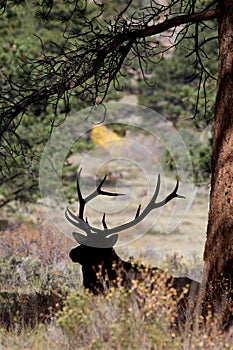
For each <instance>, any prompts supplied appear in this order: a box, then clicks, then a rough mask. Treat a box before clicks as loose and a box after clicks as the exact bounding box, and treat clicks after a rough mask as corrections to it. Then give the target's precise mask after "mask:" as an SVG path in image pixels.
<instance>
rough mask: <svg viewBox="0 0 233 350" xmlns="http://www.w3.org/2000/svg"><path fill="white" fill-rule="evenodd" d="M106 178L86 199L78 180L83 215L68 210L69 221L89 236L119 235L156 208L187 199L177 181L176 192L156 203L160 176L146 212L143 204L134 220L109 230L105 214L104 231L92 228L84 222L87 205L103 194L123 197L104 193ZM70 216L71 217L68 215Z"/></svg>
mask: <svg viewBox="0 0 233 350" xmlns="http://www.w3.org/2000/svg"><path fill="white" fill-rule="evenodd" d="M80 172H81V170H80V171H79V173H78V180H79V178H80ZM106 177H107V176H105V177H104V178H103V179H102V180H101V182H100V184H99V185H98V187H97V189H96V190H95V191H93V193H91V194H90V195H89V196H87V197H86V198H83V197H82V195H81V191H80V186H79V182H78V180H77V191H78V196H79V199H80V206H82V208H81V214H82V216H79V217H76V216H75V215H74V214H72V213H71V211H70V210H69V209H68V208H67V212H66V217H67V219H68V220H69V221H70V222H71V223H72V224H74V225H75V226H77V227H79V228H81V229H82V230H83V231H85V232H86V233H87V234H88V233H93V234H96V233H103V232H104V235H105V236H106V237H107V236H109V235H112V234H113V233H115V234H116V233H119V232H121V231H124V230H126V229H128V228H131V227H133V226H135V225H136V224H138V223H139V222H141V221H142V220H143V219H144V218H145V217H146V216H147V215H148V214H149V213H150V212H151V211H152V210H154V209H156V208H160V207H162V206H164V205H165V204H166V203H168V202H169V201H171V200H172V199H173V198H185V197H184V196H181V195H179V194H178V193H177V191H178V187H179V181H177V183H176V186H175V188H174V190H173V191H172V192H171V193H170V194H169V195H168V196H167V197H166V198H165V199H164V200H162V201H160V202H156V200H157V198H158V195H159V190H160V175H158V181H157V185H156V188H155V192H154V194H153V196H152V198H151V200H150V202H149V203H148V204H147V206H146V207H145V208H144V210H143V211H142V212H141V204H140V205H139V206H138V209H137V212H136V215H135V217H134V219H133V220H131V221H129V222H127V223H125V224H122V225H119V226H116V227H113V228H110V229H109V228H108V227H107V224H106V220H105V214H104V215H103V218H102V224H103V227H104V229H99V228H97V227H94V226H91V225H90V224H89V223H88V221H87V220H86V222H85V221H84V220H83V210H84V207H85V204H86V203H87V202H88V201H90V200H91V199H93V198H95V197H96V196H98V195H99V194H103V195H107V196H119V195H122V194H121V193H112V192H106V191H103V190H102V189H101V187H102V185H103V184H104V181H105V180H106ZM68 214H69V215H68Z"/></svg>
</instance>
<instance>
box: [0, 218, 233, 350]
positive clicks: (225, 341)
mask: <svg viewBox="0 0 233 350" xmlns="http://www.w3.org/2000/svg"><path fill="white" fill-rule="evenodd" d="M50 242H51V246H50ZM61 243H62V244H61ZM0 244H1V253H2V258H1V259H0V282H1V284H0V285H1V291H0V292H1V295H3V293H7V294H5V295H7V296H8V299H5V300H3V299H0V303H1V304H0V310H1V312H3V310H6V309H7V310H8V311H11V312H12V314H11V317H12V326H11V327H10V328H8V330H7V329H6V327H5V324H4V322H2V323H1V324H0V350H8V349H9V350H22V349H27V350H29V349H30V350H40V349H41V350H47V349H52V350H53V349H54V350H55V349H56V350H64V349H65V350H71V349H72V350H74V349H78V350H79V349H80V350H88V349H90V350H91V349H94V350H98V349H99V350H105V349H106V350H107V349H108V350H109V349H113V350H125V349H129V350H134V349H135V350H136V349H137V350H138V349H139V350H157V349H158V350H160V349H164V350H165V349H166V350H169V349H177V350H179V349H194V350H197V349H205V350H212V349H216V350H223V349H232V350H233V340H232V334H230V333H228V334H226V333H225V334H223V333H221V332H220V331H219V330H218V329H217V326H216V322H215V320H213V319H212V317H211V315H209V317H208V318H207V320H206V322H205V323H204V322H203V320H202V319H201V318H200V319H199V320H198V325H199V326H198V327H194V326H193V327H191V326H190V320H188V322H187V323H186V324H185V325H180V324H179V325H177V322H176V321H177V307H176V305H177V297H176V295H175V291H174V290H170V291H169V292H168V290H167V288H166V287H165V282H164V279H163V278H161V279H156V287H155V288H154V289H153V290H151V289H150V285H151V280H147V278H146V276H145V281H143V283H141V282H138V281H133V283H132V288H131V290H130V291H128V292H126V291H125V290H124V289H123V288H121V287H119V288H117V289H114V288H111V289H110V290H109V291H107V292H106V294H105V295H98V296H94V295H92V294H90V293H89V292H87V291H85V290H83V289H82V287H81V275H80V270H79V267H78V265H74V264H71V263H70V262H68V260H67V252H68V251H69V249H70V246H72V245H73V244H72V242H70V241H69V240H66V239H65V238H64V239H63V241H62V242H61V241H60V242H57V241H56V239H55V237H54V236H53V233H52V232H50V231H49V230H48V231H47V236H42V235H41V234H40V230H39V228H38V227H37V226H36V225H32V224H30V225H27V224H23V225H20V226H18V227H14V228H12V229H11V230H10V231H9V230H8V231H5V232H2V233H0ZM35 248H36V249H35ZM44 248H45V250H43V249H44ZM174 259H175V257H174V256H173V257H172V259H171V267H172V268H174V264H175V263H176V264H175V265H176V266H178V267H179V268H180V269H181V270H182V266H181V265H182V261H181V260H180V259H179V257H177V261H176V262H175V261H174ZM168 267H169V266H168ZM185 269H187V266H185ZM184 292H185V291H184ZM14 293H17V296H18V297H17V302H16V301H15V300H14V298H13V294H14ZM36 293H38V294H36ZM42 294H43V295H45V296H46V295H48V296H52V297H53V295H55V296H56V297H57V296H58V297H59V298H58V299H56V298H55V299H54V300H55V302H56V303H57V304H56V305H55V306H56V309H49V308H48V309H47V310H46V313H47V314H46V315H47V316H46V317H43V315H42V314H41V313H43V312H45V310H44V309H43V308H40V302H39V301H40V299H39V298H40V297H38V299H37V307H35V299H34V304H33V297H35V296H36V295H42ZM14 295H15V294H14ZM25 295H27V296H28V298H29V305H31V309H32V310H34V311H33V312H37V313H38V315H36V316H37V317H35V322H34V323H33V327H32V324H30V322H29V323H26V322H20V319H19V316H20V314H19V309H20V307H22V306H23V305H26V301H27V297H26V296H25ZM31 297H32V299H30V298H31ZM46 300H48V299H46ZM17 303H18V304H17ZM42 304H43V303H42ZM12 305H13V306H15V308H14V312H13V311H12V310H13V309H12ZM33 306H34V308H33ZM41 306H44V305H41ZM24 310H25V317H32V316H30V314H29V313H28V312H27V309H24ZM57 310H58V311H57ZM4 312H5V311H4ZM49 315H50V316H49ZM21 316H22V315H21ZM34 316H35V315H34ZM21 321H22V319H21ZM40 321H43V322H42V323H41V322H40Z"/></svg>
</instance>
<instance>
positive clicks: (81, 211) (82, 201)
mask: <svg viewBox="0 0 233 350" xmlns="http://www.w3.org/2000/svg"><path fill="white" fill-rule="evenodd" d="M81 171H82V168H80V170H79V172H78V175H77V194H78V199H79V218H80V219H81V220H84V219H83V214H84V208H85V204H86V201H85V199H84V198H83V196H82V192H81V189H80V184H79V180H80V177H81Z"/></svg>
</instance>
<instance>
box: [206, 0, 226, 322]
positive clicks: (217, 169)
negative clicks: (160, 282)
mask: <svg viewBox="0 0 233 350" xmlns="http://www.w3.org/2000/svg"><path fill="white" fill-rule="evenodd" d="M204 261H205V267H204V278H203V284H205V283H207V289H206V291H207V293H206V299H207V301H208V302H210V304H211V308H212V312H213V313H214V315H221V316H220V318H221V320H220V325H221V326H223V327H226V326H229V324H231V323H233V314H232V311H233V310H232V299H233V298H232V297H233V290H232V284H233V2H232V0H219V67H218V85H217V97H216V110H215V125H214V139H213V153H212V180H211V194H210V210H209V220H208V228H207V240H206V245H205V252H204Z"/></svg>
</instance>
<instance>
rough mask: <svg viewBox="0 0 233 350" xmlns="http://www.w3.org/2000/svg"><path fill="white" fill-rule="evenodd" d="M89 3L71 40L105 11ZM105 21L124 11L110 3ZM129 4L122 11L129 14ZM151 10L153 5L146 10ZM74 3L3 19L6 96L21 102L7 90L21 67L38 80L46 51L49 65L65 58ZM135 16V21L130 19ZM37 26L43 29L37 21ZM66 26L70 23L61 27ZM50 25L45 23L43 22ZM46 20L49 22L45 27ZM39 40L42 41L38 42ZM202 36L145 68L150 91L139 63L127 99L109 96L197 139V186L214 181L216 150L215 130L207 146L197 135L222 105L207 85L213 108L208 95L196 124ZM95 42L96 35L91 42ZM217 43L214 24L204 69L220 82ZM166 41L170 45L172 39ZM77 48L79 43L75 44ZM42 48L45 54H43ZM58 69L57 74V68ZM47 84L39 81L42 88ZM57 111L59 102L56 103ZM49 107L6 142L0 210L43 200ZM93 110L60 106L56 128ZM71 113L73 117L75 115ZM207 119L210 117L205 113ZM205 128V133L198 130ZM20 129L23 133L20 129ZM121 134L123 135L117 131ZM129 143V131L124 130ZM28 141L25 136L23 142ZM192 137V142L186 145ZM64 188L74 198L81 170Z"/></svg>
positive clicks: (13, 10)
mask: <svg viewBox="0 0 233 350" xmlns="http://www.w3.org/2000/svg"><path fill="white" fill-rule="evenodd" d="M84 4H85V2H80V3H79V7H78V8H77V9H76V11H78V12H77V13H79V16H78V15H77V16H76V17H75V18H73V19H72V21H71V22H70V23H69V30H68V31H67V33H66V35H70V36H72V33H73V34H75V31H78V30H85V26H84V24H85V23H84V22H85V21H87V20H88V18H91V17H92V16H93V14H94V13H95V11H99V10H100V9H99V7H98V6H97V7H96V6H94V4H88V6H85V5H84ZM103 4H104V11H105V12H104V14H103V16H102V21H103V23H105V22H104V21H106V23H110V21H111V17H112V16H113V15H114V13H115V11H119V3H117V4H116V3H115V1H113V2H112V4H111V6H110V4H109V2H103ZM123 4H124V2H121V3H120V6H122V5H123ZM143 5H144V6H145V3H144V4H143ZM69 6H70V5H69V4H68V3H66V4H63V3H61V2H57V3H56V6H55V7H54V8H53V10H52V11H51V12H49V11H47V12H46V6H45V7H43V6H42V7H41V8H40V10H38V8H36V7H34V5H33V2H32V3H31V2H26V4H25V6H20V7H16V6H8V7H7V10H6V11H5V13H4V14H3V15H2V17H1V19H2V25H1V28H0V34H1V35H0V48H1V50H0V60H1V62H2V67H1V71H0V78H1V81H2V89H3V90H4V93H5V92H7V91H9V93H11V94H14V93H16V92H14V91H13V90H11V91H10V90H9V89H10V87H9V86H8V85H5V83H4V82H5V81H6V77H8V78H9V76H17V72H18V70H19V66H23V67H24V70H28V71H30V72H32V73H31V74H33V76H36V75H38V74H39V72H37V70H36V69H35V66H33V60H32V63H30V64H29V63H28V62H29V61H28V60H27V58H28V57H30V59H35V60H38V59H40V57H42V56H43V52H42V48H43V50H45V51H46V53H47V54H48V55H49V60H53V57H55V56H56V55H58V54H59V53H60V52H61V50H62V47H63V44H64V42H65V40H66V35H63V32H64V29H65V27H66V25H67V23H66V21H67V19H68V17H69V15H70V11H71V8H72V5H71V8H70V7H69ZM138 8H141V2H140V1H138V2H135V4H133V6H132V7H130V9H129V11H131V12H132V13H134V15H135V13H136V12H137V9H138ZM131 12H129V13H127V15H128V16H130V14H131ZM34 16H35V18H36V21H35V19H34ZM61 18H63V20H61ZM43 19H44V21H43ZM45 19H46V20H45ZM34 34H36V36H35V35H34ZM193 34H194V33H191V32H190V38H191V39H190V40H186V41H183V42H182V45H181V44H180V45H178V46H177V47H176V48H175V49H174V50H173V53H172V55H171V54H169V55H166V54H165V56H164V58H163V60H162V61H161V62H160V63H159V64H155V63H154V62H151V63H150V64H149V65H147V66H146V67H144V68H145V70H146V72H145V73H146V77H147V82H148V86H147V88H145V85H144V81H143V77H142V74H140V68H139V64H138V63H134V64H133V63H132V62H131V63H130V67H129V69H127V68H124V69H125V72H124V73H126V74H127V77H128V79H125V77H124V76H122V77H120V78H119V86H122V87H123V88H124V90H123V91H116V90H115V89H114V87H113V86H112V87H111V88H110V91H109V96H108V99H119V98H120V97H122V96H124V95H125V94H128V93H129V94H136V95H137V96H138V99H139V103H140V104H142V105H145V106H148V107H151V108H153V109H155V110H156V111H158V112H159V113H161V114H162V115H164V116H166V117H167V118H168V119H169V120H171V121H172V123H173V124H175V125H176V126H177V128H178V130H181V131H182V136H183V137H184V139H185V141H186V140H187V139H188V138H189V136H190V133H192V135H191V139H192V142H189V144H188V148H189V150H190V154H191V158H192V161H193V165H194V173H195V179H196V182H197V183H200V182H203V181H206V180H207V179H208V178H209V174H210V164H209V157H210V149H211V140H212V139H211V128H209V130H210V131H209V135H208V137H207V138H205V139H203V140H202V141H200V136H199V133H198V131H197V129H200V128H202V129H203V127H206V125H207V124H209V122H210V121H211V120H212V118H213V105H214V101H213V98H212V97H211V96H214V94H211V91H212V89H214V88H215V87H214V84H212V85H211V86H210V85H208V84H207V85H206V90H207V92H208V101H207V106H205V102H206V101H205V95H204V94H203V92H200V96H199V106H198V109H197V110H196V119H195V120H191V121H190V118H191V117H192V116H193V113H194V111H195V103H196V95H197V88H198V84H199V83H198V82H199V76H200V67H199V66H198V64H197V65H196V67H195V68H196V76H195V79H194V76H193V65H195V62H193V61H192V59H191V58H190V57H188V58H187V56H189V54H190V48H191V47H192V44H193V40H194V38H193V37H192V36H193ZM89 35H91V34H89ZM215 35H216V26H215V24H214V23H213V25H212V28H210V27H205V26H203V28H202V34H201V36H200V42H202V40H204V41H205V44H204V45H202V49H203V52H201V55H202V56H203V57H202V60H203V63H204V64H205V68H206V70H208V72H209V73H210V74H212V75H213V76H215V75H216V71H217V43H216V41H209V40H208V38H209V37H214V36H215ZM164 40H165V39H164ZM71 43H72V40H71ZM41 45H42V47H41ZM163 45H165V44H164V42H163V40H162V41H161V43H160V46H159V47H160V49H161V48H162V47H163ZM54 69H56V67H54ZM17 79H18V82H19V83H20V84H23V86H24V87H27V86H30V84H31V82H30V79H29V80H28V81H22V77H20V76H18V77H17ZM39 83H40V81H39V80H38V84H39ZM54 103H56V101H54ZM42 106H43V103H41V104H40V103H37V104H35V105H33V107H30V109H29V110H28V111H27V115H26V116H25V117H24V118H23V119H22V120H21V118H18V120H17V121H16V122H15V124H17V123H19V124H20V126H19V127H18V132H17V134H16V133H14V132H12V130H9V135H8V136H9V138H3V139H2V140H1V146H0V147H1V148H0V156H1V160H0V163H1V169H0V170H1V172H0V184H1V189H0V191H1V192H0V193H1V195H2V196H1V200H0V206H3V205H5V204H8V203H11V202H12V201H13V200H19V201H21V202H28V201H29V202H34V201H35V200H36V199H37V197H38V194H39V192H38V168H39V161H40V155H41V152H42V151H43V148H44V145H45V143H46V141H47V140H48V138H49V136H50V132H51V128H52V127H53V126H54V122H55V120H54V114H53V112H54V111H53V109H54V108H53V105H52V104H48V105H47V106H46V107H45V108H44V106H43V107H42ZM85 106H86V104H85V103H84V102H83V101H82V98H77V94H76V93H74V95H72V96H70V97H69V107H68V104H67V105H66V103H61V102H59V103H58V104H57V107H56V125H58V124H60V123H62V121H63V120H64V118H65V114H66V113H67V112H70V113H73V112H76V111H78V110H80V109H82V108H83V107H85ZM67 108H68V110H67ZM205 111H206V113H205ZM195 126H196V127H197V129H196V128H195ZM14 127H15V125H14ZM114 129H116V128H115V127H114ZM116 131H117V132H118V133H119V134H120V135H122V134H123V133H124V132H125V130H119V126H118V127H117V130H116ZM19 135H20V136H19ZM186 136H187V137H186ZM90 147H92V143H90V140H88V139H87V138H85V137H84V138H83V139H80V140H79V142H78V143H76V145H75V147H74V148H73V149H72V150H71V152H81V151H83V150H87V149H90ZM194 149H195V152H194V151H193V150H194ZM164 161H165V164H167V165H168V168H169V167H170V168H172V159H170V155H169V154H166V151H165V154H164ZM64 169H65V170H64V171H65V175H64V186H65V187H66V192H67V193H68V192H69V189H70V183H69V181H68V182H66V180H65V179H67V178H69V176H70V175H72V174H73V169H71V168H70V166H69V165H68V166H66V167H65V168H64Z"/></svg>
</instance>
